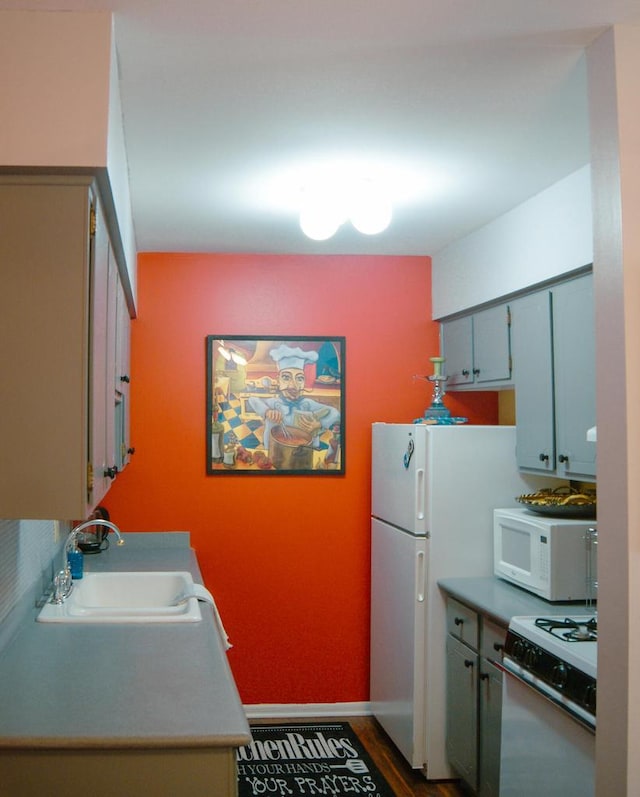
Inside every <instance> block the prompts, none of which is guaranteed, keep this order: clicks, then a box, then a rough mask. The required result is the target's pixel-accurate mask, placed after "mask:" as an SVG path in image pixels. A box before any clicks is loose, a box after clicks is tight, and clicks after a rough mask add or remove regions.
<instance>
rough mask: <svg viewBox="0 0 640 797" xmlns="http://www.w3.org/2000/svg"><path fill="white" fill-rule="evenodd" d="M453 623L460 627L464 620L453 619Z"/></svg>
mask: <svg viewBox="0 0 640 797" xmlns="http://www.w3.org/2000/svg"><path fill="white" fill-rule="evenodd" d="M453 622H454V623H455V624H456V625H462V624H463V623H464V620H463V619H462V617H456V618H455V620H454V621H453Z"/></svg>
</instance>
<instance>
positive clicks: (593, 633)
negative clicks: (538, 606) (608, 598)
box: [536, 617, 598, 642]
mask: <svg viewBox="0 0 640 797" xmlns="http://www.w3.org/2000/svg"><path fill="white" fill-rule="evenodd" d="M536 626H537V627H538V628H541V629H542V630H543V631H546V632H547V633H549V634H551V635H552V636H555V637H558V638H559V639H564V640H566V641H567V642H596V641H597V639H598V621H597V619H596V618H595V617H591V618H589V619H588V620H586V619H585V620H584V621H582V620H572V619H571V618H569V617H565V618H564V619H559V618H556V617H554V618H547V617H538V618H537V619H536Z"/></svg>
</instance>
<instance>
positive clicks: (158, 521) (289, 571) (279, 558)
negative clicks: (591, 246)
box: [105, 254, 497, 704]
mask: <svg viewBox="0 0 640 797" xmlns="http://www.w3.org/2000/svg"><path fill="white" fill-rule="evenodd" d="M138 268H139V271H138V292H139V293H138V297H139V298H138V318H137V319H136V320H135V321H134V322H133V325H132V364H131V365H132V367H131V372H132V383H131V393H132V443H133V445H134V446H135V448H136V453H135V455H134V457H133V460H132V463H131V464H130V465H129V467H128V468H127V469H126V470H125V471H124V472H123V473H122V474H121V475H120V476H118V478H117V479H116V481H115V483H114V486H113V487H112V489H111V492H110V493H109V495H108V496H107V499H108V500H107V501H106V502H105V503H106V504H107V506H108V507H109V509H110V511H111V516H112V519H114V520H115V521H116V522H117V523H119V524H120V526H121V528H122V529H123V531H125V532H126V531H139V530H149V531H171V530H186V531H189V532H191V540H192V545H193V547H194V548H195V549H196V552H197V555H198V560H199V563H200V567H201V570H202V573H203V576H204V580H205V583H206V585H207V587H208V588H209V589H210V590H211V591H212V592H213V594H214V595H215V597H216V601H217V603H218V607H219V609H220V612H221V615H222V618H223V620H224V623H225V626H226V629H227V632H228V633H229V636H230V639H231V642H232V643H233V645H234V647H233V648H232V649H231V650H230V651H229V661H230V663H231V667H232V669H233V672H234V675H235V678H236V681H237V683H238V688H239V691H240V696H241V698H242V700H243V702H244V703H245V704H252V703H316V702H321V703H331V702H352V701H366V700H367V699H368V678H369V666H368V655H369V648H368V645H369V630H368V628H369V503H370V465H369V458H370V426H371V423H372V421H375V420H386V421H395V422H407V421H411V420H413V419H414V418H416V417H418V416H420V415H422V413H423V412H424V408H425V407H426V406H427V404H428V403H429V402H430V399H431V391H430V388H429V387H428V386H427V384H426V383H425V382H423V381H421V380H418V381H414V380H413V379H412V376H413V375H414V374H424V373H429V372H430V371H431V367H430V363H429V362H428V358H429V356H432V355H434V354H436V353H437V352H438V329H437V325H436V324H434V323H433V322H431V321H430V320H429V319H430V312H431V288H430V285H431V261H430V259H429V258H427V257H336V256H328V257H318V256H276V255H267V256H260V255H199V254H145V255H141V256H140V258H139V266H138ZM210 334H216V335H220V336H221V337H224V336H228V335H242V334H246V335H265V336H270V335H291V336H292V337H296V336H299V335H318V336H324V335H326V336H332V335H344V336H345V337H346V357H345V363H346V369H345V371H346V379H345V386H346V424H345V430H346V440H345V446H346V474H345V475H344V476H336V477H327V476H323V477H314V476H286V475H282V476H268V475H264V476H248V475H246V474H245V475H244V476H243V475H238V474H235V475H234V474H227V473H225V474H223V475H215V476H207V475H206V471H205V337H206V336H207V335H210ZM447 403H448V404H449V406H450V408H451V409H452V410H453V411H454V412H455V413H456V414H467V415H468V416H469V417H470V419H471V420H472V421H474V422H477V423H483V422H484V423H495V422H497V399H496V394H475V395H469V394H465V395H463V396H462V397H460V398H458V397H453V396H452V397H447Z"/></svg>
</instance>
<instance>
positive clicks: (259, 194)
mask: <svg viewBox="0 0 640 797" xmlns="http://www.w3.org/2000/svg"><path fill="white" fill-rule="evenodd" d="M104 7H105V3H104V1H103V0H32V2H23V1H21V0H0V8H13V9H16V8H25V9H26V8H38V9H71V10H83V9H87V10H95V9H103V8H104ZM109 7H110V8H111V9H112V10H113V12H114V15H115V31H116V45H117V51H118V59H119V68H120V79H121V94H122V104H123V114H124V126H125V136H126V143H127V151H128V158H129V170H130V183H131V195H132V203H133V214H134V223H135V229H136V238H137V246H138V249H139V250H140V251H185V252H187V251H199V252H204V251H209V252H261V253H266V252H275V253H295V254H302V253H328V254H336V253H341V254H400V255H404V254H418V255H422V254H434V253H435V252H437V251H438V250H439V249H441V248H442V247H443V246H445V245H446V244H447V243H449V242H450V241H452V240H454V239H455V238H457V237H460V236H461V235H465V234H466V233H468V232H470V231H471V230H473V229H475V228H477V227H479V226H481V225H483V224H485V223H486V222H487V221H489V220H491V219H492V218H494V217H495V216H497V215H499V214H501V213H503V212H505V211H506V210H508V209H510V208H511V207H513V206H514V205H516V204H518V203H519V202H521V201H523V200H525V199H527V198H528V197H530V196H533V195H534V194H536V193H538V192H539V191H541V190H543V189H544V188H546V187H547V186H549V185H551V184H552V183H553V182H555V181H556V180H558V179H560V178H562V177H564V176H566V175H567V174H569V173H571V172H572V171H574V170H575V169H577V168H579V167H580V166H582V165H584V164H585V163H587V162H588V160H589V145H588V120H587V115H588V107H587V93H586V66H585V59H584V48H585V46H586V45H588V44H589V43H590V42H591V41H592V40H593V39H594V38H595V37H596V36H597V35H598V34H599V33H601V32H602V31H603V30H604V29H605V28H606V27H608V26H609V25H610V24H612V23H632V24H640V3H638V0H607V2H604V0H560V2H558V0H535V2H531V0H483V2H479V1H478V0H395V1H394V2H389V0H111V3H110V4H109ZM336 161H337V162H338V164H339V166H340V168H341V169H343V170H344V169H347V168H351V167H350V166H349V164H351V163H355V164H356V168H358V169H360V168H362V169H365V168H367V169H369V170H370V173H371V175H372V176H374V177H377V176H379V177H381V178H384V179H386V180H387V181H388V182H389V183H390V185H391V190H392V200H393V203H394V217H393V221H392V224H391V226H390V227H389V229H388V230H387V231H386V232H384V233H382V234H380V235H378V236H364V235H361V234H360V233H357V232H355V231H354V230H352V228H350V226H346V225H345V227H343V228H341V229H340V230H339V232H338V234H337V235H336V236H335V237H334V238H333V239H331V240H329V241H325V242H313V241H310V240H308V239H306V238H305V237H304V236H303V234H302V232H301V231H300V229H299V226H298V220H297V214H296V203H297V202H298V200H299V196H300V192H301V187H302V183H303V181H304V179H305V176H309V174H310V173H311V172H312V171H313V170H314V169H318V168H320V169H325V170H326V169H328V168H330V167H331V165H332V163H334V162H336Z"/></svg>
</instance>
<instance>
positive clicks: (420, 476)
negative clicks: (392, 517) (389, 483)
mask: <svg viewBox="0 0 640 797" xmlns="http://www.w3.org/2000/svg"><path fill="white" fill-rule="evenodd" d="M424 477H425V470H424V468H416V486H415V491H416V493H415V498H416V518H417V519H418V520H424V499H425V495H424Z"/></svg>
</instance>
